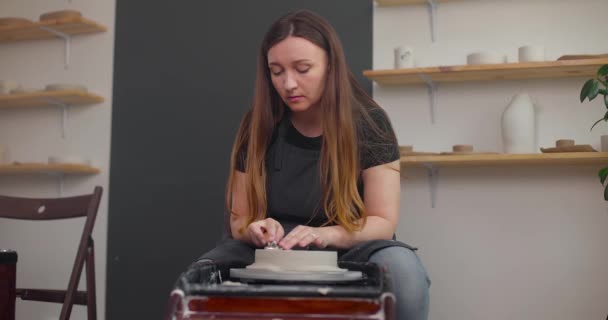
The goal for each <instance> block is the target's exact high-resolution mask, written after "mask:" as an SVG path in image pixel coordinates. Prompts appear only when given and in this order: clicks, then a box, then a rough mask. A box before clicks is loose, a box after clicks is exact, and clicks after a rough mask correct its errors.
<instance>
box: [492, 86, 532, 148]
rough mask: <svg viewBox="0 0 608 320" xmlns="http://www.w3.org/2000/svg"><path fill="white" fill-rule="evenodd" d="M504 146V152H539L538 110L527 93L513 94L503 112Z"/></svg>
mask: <svg viewBox="0 0 608 320" xmlns="http://www.w3.org/2000/svg"><path fill="white" fill-rule="evenodd" d="M501 127H502V146H503V152H504V153H537V152H538V151H537V147H536V110H535V108H534V103H533V102H532V98H531V97H530V96H529V95H528V94H526V93H519V94H516V95H514V96H513V98H512V99H511V102H510V103H509V105H507V107H506V108H505V110H504V112H503V113H502V119H501Z"/></svg>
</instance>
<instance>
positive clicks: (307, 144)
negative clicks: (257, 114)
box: [199, 116, 416, 266]
mask: <svg viewBox="0 0 608 320" xmlns="http://www.w3.org/2000/svg"><path fill="white" fill-rule="evenodd" d="M320 143H321V137H318V138H307V137H304V136H302V135H301V134H300V133H299V132H298V131H297V130H296V129H295V128H294V127H293V125H292V124H291V122H290V120H289V119H288V117H287V116H285V117H283V120H281V122H280V123H279V125H278V128H277V129H276V130H275V133H274V134H273V138H272V142H271V145H270V147H269V149H268V152H267V156H266V174H267V181H266V182H267V183H266V193H267V199H268V212H267V216H268V217H270V218H273V219H275V220H277V221H279V222H280V223H281V225H282V226H283V229H284V230H285V234H288V233H289V232H290V231H291V230H292V229H293V228H295V227H296V226H298V225H308V226H313V227H319V226H321V225H323V224H324V223H325V222H327V218H326V217H325V213H324V210H323V206H322V204H321V200H320V199H321V184H320V175H319V167H318V166H319V156H320V153H321V150H320ZM361 187H362V186H361ZM360 190H362V188H361V189H360ZM390 246H401V247H405V248H408V249H410V250H416V248H413V247H411V246H409V245H407V244H405V243H402V242H399V241H396V240H372V241H366V242H363V243H360V244H358V245H356V246H355V247H353V248H351V249H348V250H339V251H338V257H339V260H340V261H352V262H367V261H368V260H369V257H370V256H371V255H372V254H373V253H374V252H376V251H377V250H380V249H382V248H386V247H390ZM309 249H311V250H320V249H319V248H315V247H311V248H309ZM326 250H335V249H332V248H328V249H326ZM254 251H255V247H253V246H251V245H248V244H245V243H243V242H240V241H237V240H234V239H224V240H222V241H221V242H220V243H219V244H218V246H217V247H216V248H215V249H213V250H211V251H210V252H208V253H206V254H205V255H203V256H202V257H201V258H200V259H199V260H207V259H208V260H212V261H215V262H218V263H222V264H234V265H239V266H240V265H248V264H251V263H253V260H254Z"/></svg>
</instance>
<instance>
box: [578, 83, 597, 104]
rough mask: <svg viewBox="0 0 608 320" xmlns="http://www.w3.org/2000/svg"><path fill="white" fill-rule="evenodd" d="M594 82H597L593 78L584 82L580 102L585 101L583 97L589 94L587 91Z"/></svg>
mask: <svg viewBox="0 0 608 320" xmlns="http://www.w3.org/2000/svg"><path fill="white" fill-rule="evenodd" d="M595 82H597V80H595V79H589V80H587V82H585V84H584V85H583V88H582V89H581V102H583V101H585V98H587V97H588V96H589V92H590V91H591V89H592V88H593V84H594V83H595Z"/></svg>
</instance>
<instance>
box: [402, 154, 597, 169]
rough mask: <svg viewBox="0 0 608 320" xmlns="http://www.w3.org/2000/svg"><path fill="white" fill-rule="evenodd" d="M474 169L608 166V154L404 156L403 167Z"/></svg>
mask: <svg viewBox="0 0 608 320" xmlns="http://www.w3.org/2000/svg"><path fill="white" fill-rule="evenodd" d="M428 165H431V166H434V167H473V166H528V165H543V166H549V165H566V166H567V165H608V152H568V153H538V154H478V155H475V154H473V155H430V156H403V157H401V166H402V167H404V168H408V167H424V166H428Z"/></svg>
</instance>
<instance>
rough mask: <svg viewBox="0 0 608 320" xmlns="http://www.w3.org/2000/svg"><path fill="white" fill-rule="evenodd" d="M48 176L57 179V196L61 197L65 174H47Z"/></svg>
mask: <svg viewBox="0 0 608 320" xmlns="http://www.w3.org/2000/svg"><path fill="white" fill-rule="evenodd" d="M48 175H49V176H51V177H53V178H56V179H57V196H58V197H63V189H64V188H63V187H64V179H65V174H63V173H61V172H49V173H48Z"/></svg>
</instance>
